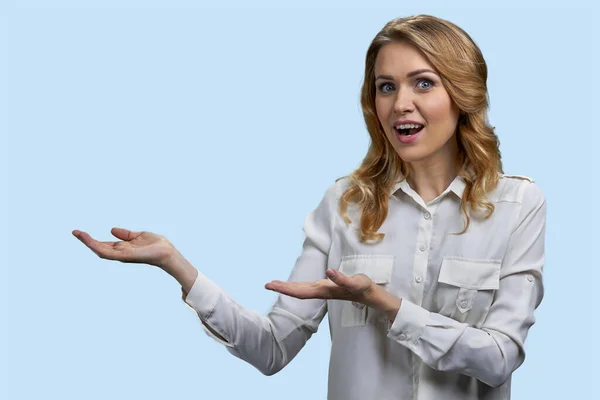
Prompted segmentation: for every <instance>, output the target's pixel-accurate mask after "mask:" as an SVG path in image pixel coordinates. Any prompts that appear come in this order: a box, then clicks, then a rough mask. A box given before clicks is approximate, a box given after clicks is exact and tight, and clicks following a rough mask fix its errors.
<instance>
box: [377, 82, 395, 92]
mask: <svg viewBox="0 0 600 400" xmlns="http://www.w3.org/2000/svg"><path fill="white" fill-rule="evenodd" d="M386 86H391V87H392V89H390V90H393V85H392V84H391V83H389V82H384V83H382V84H380V85H379V86H378V87H377V89H378V90H379V91H380V92H381V93H389V91H387V90H385V89H384V88H385V87H386Z"/></svg>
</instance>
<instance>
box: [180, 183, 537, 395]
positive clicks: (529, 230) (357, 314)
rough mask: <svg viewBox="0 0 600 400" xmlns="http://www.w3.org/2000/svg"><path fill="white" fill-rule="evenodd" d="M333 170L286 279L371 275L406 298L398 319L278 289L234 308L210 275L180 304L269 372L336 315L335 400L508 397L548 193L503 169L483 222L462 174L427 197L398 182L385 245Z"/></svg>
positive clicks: (529, 313) (530, 310)
mask: <svg viewBox="0 0 600 400" xmlns="http://www.w3.org/2000/svg"><path fill="white" fill-rule="evenodd" d="M348 184H349V181H348V178H347V177H343V178H340V179H338V180H337V181H336V182H335V183H334V184H332V185H331V186H330V187H329V188H328V189H327V191H326V193H325V196H324V197H323V199H322V200H321V202H320V203H319V205H318V206H317V207H316V209H315V210H314V211H312V212H311V213H310V214H309V215H308V216H307V217H306V220H305V223H304V226H303V230H304V232H305V234H306V239H305V241H304V244H303V248H302V252H301V254H300V256H299V257H298V259H297V261H296V263H295V265H294V268H293V270H292V272H291V274H290V277H289V280H290V281H309V282H310V281H316V280H319V279H326V276H325V270H326V269H328V268H332V269H339V270H341V271H342V272H344V273H345V274H347V275H353V274H357V273H364V274H366V275H368V276H369V277H370V278H371V279H372V280H373V281H374V282H375V283H377V284H378V285H381V286H382V287H383V288H385V289H386V290H387V291H389V292H390V293H392V294H394V295H395V296H397V297H399V298H402V305H401V307H400V310H399V312H398V314H397V316H396V318H395V320H394V321H393V323H390V322H389V321H388V320H387V318H386V316H385V315H384V314H383V313H382V312H379V311H378V310H376V309H372V308H370V307H365V306H363V305H361V304H353V303H352V302H348V301H341V300H321V299H304V300H302V299H297V298H293V297H290V296H287V295H279V297H278V298H277V301H276V302H275V304H274V305H273V307H272V310H271V311H270V312H269V313H268V315H266V316H263V315H261V314H259V313H257V312H255V311H252V310H248V309H246V308H244V307H243V306H241V305H240V304H238V303H236V302H235V301H234V300H233V299H232V298H231V297H230V296H229V295H228V294H227V293H226V292H225V291H223V290H222V289H221V288H220V287H218V286H217V285H216V284H215V283H213V282H212V281H211V280H209V279H208V278H207V277H206V276H205V275H204V274H202V273H201V272H200V273H199V274H198V278H197V279H196V281H195V282H194V285H193V286H192V288H191V289H190V292H189V293H188V295H187V297H185V298H184V301H185V303H187V304H188V305H189V306H190V307H192V308H193V310H194V311H196V313H197V314H198V317H199V318H200V321H201V322H202V326H203V327H204V329H205V331H206V332H207V333H208V334H209V335H210V336H211V337H213V338H214V339H215V340H217V341H219V342H220V343H222V344H224V345H225V346H227V350H228V351H229V352H230V353H232V354H233V355H235V356H237V357H239V358H241V359H243V360H245V361H247V362H249V363H250V364H252V365H253V366H255V367H256V368H257V369H258V370H260V371H261V372H262V373H263V374H266V375H271V374H274V373H276V372H277V371H279V370H281V369H282V368H283V367H284V366H285V365H286V364H287V363H289V362H290V361H291V360H292V359H293V358H294V357H295V356H296V354H297V353H298V352H299V351H300V349H301V348H302V347H303V346H304V345H305V343H306V341H307V340H308V339H309V338H310V337H311V335H312V334H313V333H315V332H316V331H317V327H318V326H319V323H320V322H321V320H322V319H323V317H324V316H325V313H329V329H330V333H331V339H332V348H331V359H330V365H329V383H328V399H330V400H353V399H356V400H367V399H377V400H387V399H390V400H391V399H403V400H408V399H410V400H439V399H444V400H454V399H456V400H459V399H460V400H467V399H486V400H499V399H503V400H504V399H509V398H510V382H511V374H512V372H513V371H514V370H515V369H517V368H518V367H519V366H520V365H521V364H522V363H523V360H524V359H525V352H524V348H523V346H524V342H525V338H526V337H527V332H528V330H529V328H530V327H531V326H532V325H533V323H534V321H535V318H534V310H535V309H536V308H537V307H538V305H539V304H540V302H541V300H542V297H543V283H542V270H543V265H544V236H545V220H546V202H545V199H544V195H543V193H542V191H541V190H540V188H539V186H537V185H536V184H535V183H533V181H532V180H531V179H529V178H526V177H518V176H507V175H501V177H500V181H499V184H498V186H497V188H496V189H495V190H494V191H493V192H491V193H490V194H489V195H488V200H489V201H491V202H492V203H493V204H494V206H495V211H494V213H493V214H492V216H491V217H490V218H489V219H487V220H484V219H477V218H474V217H472V218H471V224H470V226H469V228H468V230H467V231H466V232H465V233H464V234H462V235H456V234H454V233H458V232H461V231H462V230H463V228H464V222H465V218H464V216H463V214H462V213H461V212H460V209H459V206H460V199H461V196H462V193H463V190H464V188H465V183H464V181H463V180H462V178H460V177H457V178H456V179H455V180H454V181H453V182H452V183H451V184H450V186H449V187H448V188H447V189H446V190H445V191H444V192H443V193H442V194H441V195H440V196H438V197H437V198H436V199H434V200H432V201H430V202H429V203H427V204H426V203H425V202H424V201H423V200H422V199H421V197H420V196H419V195H418V194H417V193H416V192H415V191H414V190H413V189H411V187H410V186H409V185H408V183H407V182H406V180H403V181H401V182H399V183H397V184H396V186H395V187H394V188H393V190H392V193H391V196H390V200H389V212H388V216H387V218H386V220H385V222H384V223H383V225H382V226H381V228H380V229H379V230H378V232H381V233H385V238H384V239H383V241H381V242H378V243H375V244H372V243H361V242H360V241H359V239H358V238H359V236H358V235H359V233H358V231H357V229H358V225H357V224H358V223H359V221H360V215H359V214H358V211H357V209H356V208H355V206H352V207H349V217H350V218H351V219H352V224H351V225H348V224H346V223H345V221H344V220H343V218H342V216H341V215H340V213H339V208H338V204H339V199H340V197H341V195H342V193H343V192H344V190H345V189H346V188H347V187H348Z"/></svg>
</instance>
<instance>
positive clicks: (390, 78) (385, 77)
mask: <svg viewBox="0 0 600 400" xmlns="http://www.w3.org/2000/svg"><path fill="white" fill-rule="evenodd" d="M424 72H431V73H432V74H435V75H437V73H436V72H435V71H432V70H430V69H418V70H416V71H412V72H409V73H408V74H406V77H407V78H410V77H413V76H415V75H419V74H422V73H424ZM378 79H389V80H394V77H393V76H391V75H378V76H377V77H376V78H375V80H378Z"/></svg>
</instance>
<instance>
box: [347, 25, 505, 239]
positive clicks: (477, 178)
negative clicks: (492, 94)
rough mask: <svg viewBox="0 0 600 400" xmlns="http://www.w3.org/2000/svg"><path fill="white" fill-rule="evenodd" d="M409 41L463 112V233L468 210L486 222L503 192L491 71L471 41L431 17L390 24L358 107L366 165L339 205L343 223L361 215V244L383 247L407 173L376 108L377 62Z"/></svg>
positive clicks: (373, 48)
mask: <svg viewBox="0 0 600 400" xmlns="http://www.w3.org/2000/svg"><path fill="white" fill-rule="evenodd" d="M394 42H408V43H410V44H412V45H414V46H416V47H417V48H418V49H420V50H421V51H422V52H423V53H424V54H425V56H426V58H427V59H428V61H429V62H430V63H431V64H432V65H433V66H434V67H435V69H436V72H437V73H438V74H439V75H440V78H441V81H442V84H443V86H444V88H445V89H446V91H447V92H448V94H449V95H450V98H451V99H452V101H453V102H454V103H455V104H456V105H457V106H458V108H459V109H460V117H459V119H458V123H457V127H456V132H455V134H456V135H457V142H458V157H457V160H456V170H457V172H458V175H459V176H461V177H462V178H463V179H464V180H465V183H466V187H465V190H464V192H463V195H462V199H461V205H460V209H461V212H462V213H463V214H464V216H465V219H466V221H465V227H464V229H463V230H462V231H461V232H460V233H458V234H463V233H464V232H466V230H467V229H468V227H469V224H470V221H471V219H470V215H469V214H470V213H469V212H468V210H467V208H468V207H469V208H470V209H471V211H473V212H477V211H480V210H483V209H485V212H484V215H483V218H485V219H487V218H489V217H490V216H491V215H492V213H493V212H494V205H493V204H492V203H490V202H488V201H486V200H485V196H486V195H487V194H488V193H489V192H490V191H492V190H493V189H494V188H496V186H497V185H498V180H499V174H500V173H503V170H502V161H501V155H500V149H499V145H500V142H499V140H498V137H497V136H496V134H495V133H494V127H492V126H490V125H489V123H488V117H487V112H488V108H489V96H488V92H487V65H486V63H485V60H484V58H483V55H482V54H481V50H480V49H479V47H478V46H477V44H476V43H475V42H474V41H473V40H472V39H471V37H470V36H469V35H468V34H467V33H466V32H465V31H464V30H462V29H461V28H459V27H458V26H456V25H454V24H453V23H451V22H449V21H446V20H443V19H440V18H436V17H433V16H430V15H415V16H409V17H405V18H397V19H394V20H392V21H390V22H388V23H387V24H386V25H385V26H384V27H383V29H382V30H381V31H380V32H379V33H378V34H377V35H376V36H375V38H374V39H373V41H372V42H371V45H370V46H369V49H368V50H367V55H366V62H365V76H364V81H363V85H362V90H361V106H362V111H363V116H364V119H365V123H366V126H367V130H368V132H369V135H370V137H371V143H370V146H369V149H368V151H367V154H366V156H365V158H364V159H363V161H362V163H361V165H360V166H359V167H358V168H357V169H356V170H355V171H354V172H352V174H350V175H349V182H350V186H349V187H348V188H347V189H346V190H345V191H344V193H343V195H342V196H341V198H340V204H339V207H340V213H341V215H342V216H343V218H344V220H345V221H346V223H348V224H350V223H351V222H352V221H351V220H350V218H349V217H348V215H347V210H348V206H349V205H350V204H351V203H354V204H356V205H357V206H358V208H359V209H360V211H361V218H360V241H361V242H366V241H371V240H376V241H378V240H382V239H383V238H384V236H385V234H383V233H377V230H378V229H379V228H380V227H381V225H382V224H383V222H384V221H385V219H386V217H387V214H388V202H389V198H390V195H391V193H390V191H391V189H392V187H393V186H394V185H395V184H396V182H397V181H398V178H399V177H400V176H402V177H403V178H404V179H406V177H408V176H409V173H410V171H409V168H408V165H407V163H406V162H404V161H403V160H402V159H401V158H400V156H399V155H398V153H397V152H396V151H395V150H394V148H393V147H392V144H391V143H390V142H389V140H388V139H387V137H386V135H385V132H384V130H383V127H382V126H381V123H380V121H379V119H378V118H377V111H376V108H375V89H376V87H375V61H376V58H377V54H378V53H379V50H380V49H381V48H382V47H383V46H384V45H386V44H388V43H394Z"/></svg>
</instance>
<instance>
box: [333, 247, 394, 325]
mask: <svg viewBox="0 0 600 400" xmlns="http://www.w3.org/2000/svg"><path fill="white" fill-rule="evenodd" d="M393 268H394V256H393V255H383V254H360V255H351V256H344V257H342V261H341V263H340V268H339V270H340V271H341V272H342V273H343V274H345V275H348V276H352V275H356V274H365V275H367V276H368V277H369V278H371V280H372V281H373V282H375V283H376V284H377V285H380V286H382V287H384V288H386V287H387V286H388V285H389V283H390V280H391V278H392V271H393ZM370 310H371V309H370V308H369V307H366V306H365V305H364V304H360V303H353V302H350V301H343V303H342V313H341V315H342V321H341V324H342V326H344V327H349V326H361V325H367V321H368V317H369V311H370ZM371 311H375V310H371Z"/></svg>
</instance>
